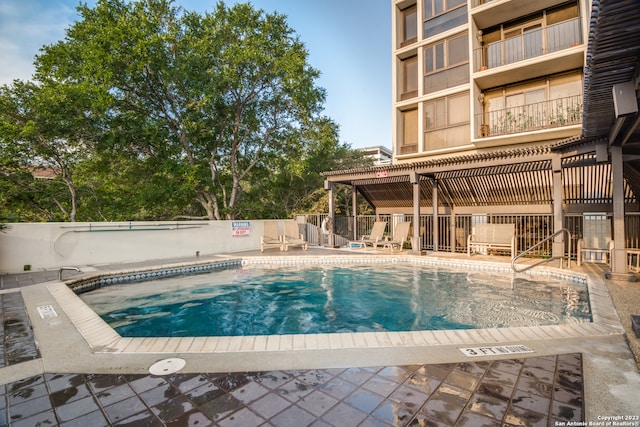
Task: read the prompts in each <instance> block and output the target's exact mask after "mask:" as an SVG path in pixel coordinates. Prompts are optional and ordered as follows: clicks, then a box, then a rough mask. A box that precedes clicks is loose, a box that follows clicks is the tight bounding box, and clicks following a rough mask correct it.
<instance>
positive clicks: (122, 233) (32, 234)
mask: <svg viewBox="0 0 640 427" xmlns="http://www.w3.org/2000/svg"><path fill="white" fill-rule="evenodd" d="M248 222H249V225H250V232H249V235H248V236H234V235H233V230H232V221H198V222H101V223H18V224H15V223H14V224H9V226H10V228H9V229H8V230H6V232H5V233H0V274H7V273H18V272H21V271H23V270H24V266H25V265H30V266H31V270H43V269H52V268H58V267H60V266H83V265H93V264H105V263H119V262H131V261H142V260H149V259H162V258H174V257H188V256H195V255H196V252H198V251H199V252H200V255H201V256H202V255H208V254H217V253H232V252H238V251H245V250H254V249H259V248H260V236H261V235H262V231H263V221H261V220H255V221H248Z"/></svg>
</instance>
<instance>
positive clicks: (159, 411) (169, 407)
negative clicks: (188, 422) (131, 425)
mask: <svg viewBox="0 0 640 427" xmlns="http://www.w3.org/2000/svg"><path fill="white" fill-rule="evenodd" d="M192 409H195V408H194V406H193V403H191V402H190V401H189V400H188V399H187V398H186V397H185V396H183V395H178V396H176V397H174V398H172V399H169V400H165V401H162V402H160V403H158V404H157V405H155V406H154V407H153V408H151V410H152V411H153V413H154V414H156V416H157V417H158V418H160V419H161V420H162V421H163V422H169V421H173V420H175V419H176V418H179V417H181V416H183V415H184V414H185V413H187V412H189V411H191V410H192Z"/></svg>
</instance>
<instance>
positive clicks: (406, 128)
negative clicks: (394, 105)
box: [400, 108, 418, 154]
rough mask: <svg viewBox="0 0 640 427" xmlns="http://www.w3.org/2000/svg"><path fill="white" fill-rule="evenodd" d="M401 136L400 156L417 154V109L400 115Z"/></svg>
mask: <svg viewBox="0 0 640 427" xmlns="http://www.w3.org/2000/svg"><path fill="white" fill-rule="evenodd" d="M401 120H402V135H401V136H400V141H401V142H400V154H410V153H417V152H418V109H417V108H414V109H411V110H407V111H403V112H402V113H401Z"/></svg>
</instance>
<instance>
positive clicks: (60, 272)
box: [58, 267, 82, 281]
mask: <svg viewBox="0 0 640 427" xmlns="http://www.w3.org/2000/svg"><path fill="white" fill-rule="evenodd" d="M65 270H70V271H77V272H78V273H82V270H80V269H79V268H78V267H60V270H59V271H58V280H60V281H62V272H63V271H65Z"/></svg>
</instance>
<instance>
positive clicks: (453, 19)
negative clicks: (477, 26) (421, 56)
mask: <svg viewBox="0 0 640 427" xmlns="http://www.w3.org/2000/svg"><path fill="white" fill-rule="evenodd" d="M466 23H467V2H466V0H424V23H423V25H424V28H423V36H424V38H425V39H426V38H429V37H433V36H435V35H437V34H440V33H442V32H443V31H447V30H450V29H452V28H455V27H458V26H460V25H463V24H466Z"/></svg>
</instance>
